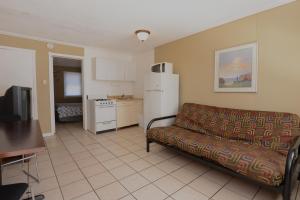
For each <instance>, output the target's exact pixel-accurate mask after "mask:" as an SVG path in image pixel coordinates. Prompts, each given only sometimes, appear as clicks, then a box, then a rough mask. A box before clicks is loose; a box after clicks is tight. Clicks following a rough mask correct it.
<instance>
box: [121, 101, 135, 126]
mask: <svg viewBox="0 0 300 200" xmlns="http://www.w3.org/2000/svg"><path fill="white" fill-rule="evenodd" d="M138 116H139V104H137V103H136V102H135V101H132V102H125V103H124V102H123V103H119V105H118V106H117V126H118V128H119V127H124V126H130V125H134V124H138Z"/></svg>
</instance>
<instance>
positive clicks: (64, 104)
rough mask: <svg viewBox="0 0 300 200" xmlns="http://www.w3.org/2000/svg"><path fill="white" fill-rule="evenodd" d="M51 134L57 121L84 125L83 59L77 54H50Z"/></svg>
mask: <svg viewBox="0 0 300 200" xmlns="http://www.w3.org/2000/svg"><path fill="white" fill-rule="evenodd" d="M49 61H50V62H49V63H50V65H49V76H50V77H49V84H50V104H51V134H54V133H55V129H56V128H55V127H56V124H57V123H81V124H82V126H83V113H84V106H83V73H82V72H83V59H82V58H81V57H77V56H69V55H61V54H50V55H49Z"/></svg>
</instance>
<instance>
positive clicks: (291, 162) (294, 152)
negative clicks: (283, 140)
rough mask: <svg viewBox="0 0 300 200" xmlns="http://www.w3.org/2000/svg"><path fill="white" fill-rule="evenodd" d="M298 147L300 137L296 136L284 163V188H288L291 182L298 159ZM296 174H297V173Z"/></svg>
mask: <svg viewBox="0 0 300 200" xmlns="http://www.w3.org/2000/svg"><path fill="white" fill-rule="evenodd" d="M299 148H300V137H298V138H297V139H296V140H295V141H294V143H293V144H292V147H291V148H290V149H289V152H288V155H287V158H286V163H285V174H284V177H285V186H284V190H288V188H290V187H291V184H292V178H293V174H294V170H295V168H296V167H297V163H298V159H299ZM297 176H298V174H297Z"/></svg>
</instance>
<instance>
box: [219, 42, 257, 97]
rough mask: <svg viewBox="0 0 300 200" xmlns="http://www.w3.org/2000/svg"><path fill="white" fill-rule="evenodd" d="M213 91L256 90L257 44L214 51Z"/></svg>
mask: <svg viewBox="0 0 300 200" xmlns="http://www.w3.org/2000/svg"><path fill="white" fill-rule="evenodd" d="M214 85H215V86H214V89H215V92H256V91H257V44H256V43H251V44H246V45H242V46H238V47H233V48H229V49H223V50H217V51H216V52H215V84H214Z"/></svg>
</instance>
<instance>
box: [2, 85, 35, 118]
mask: <svg viewBox="0 0 300 200" xmlns="http://www.w3.org/2000/svg"><path fill="white" fill-rule="evenodd" d="M30 119H31V88H28V87H21V86H12V87H10V88H8V89H7V90H6V92H5V95H4V96H2V97H0V121H18V120H30Z"/></svg>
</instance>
